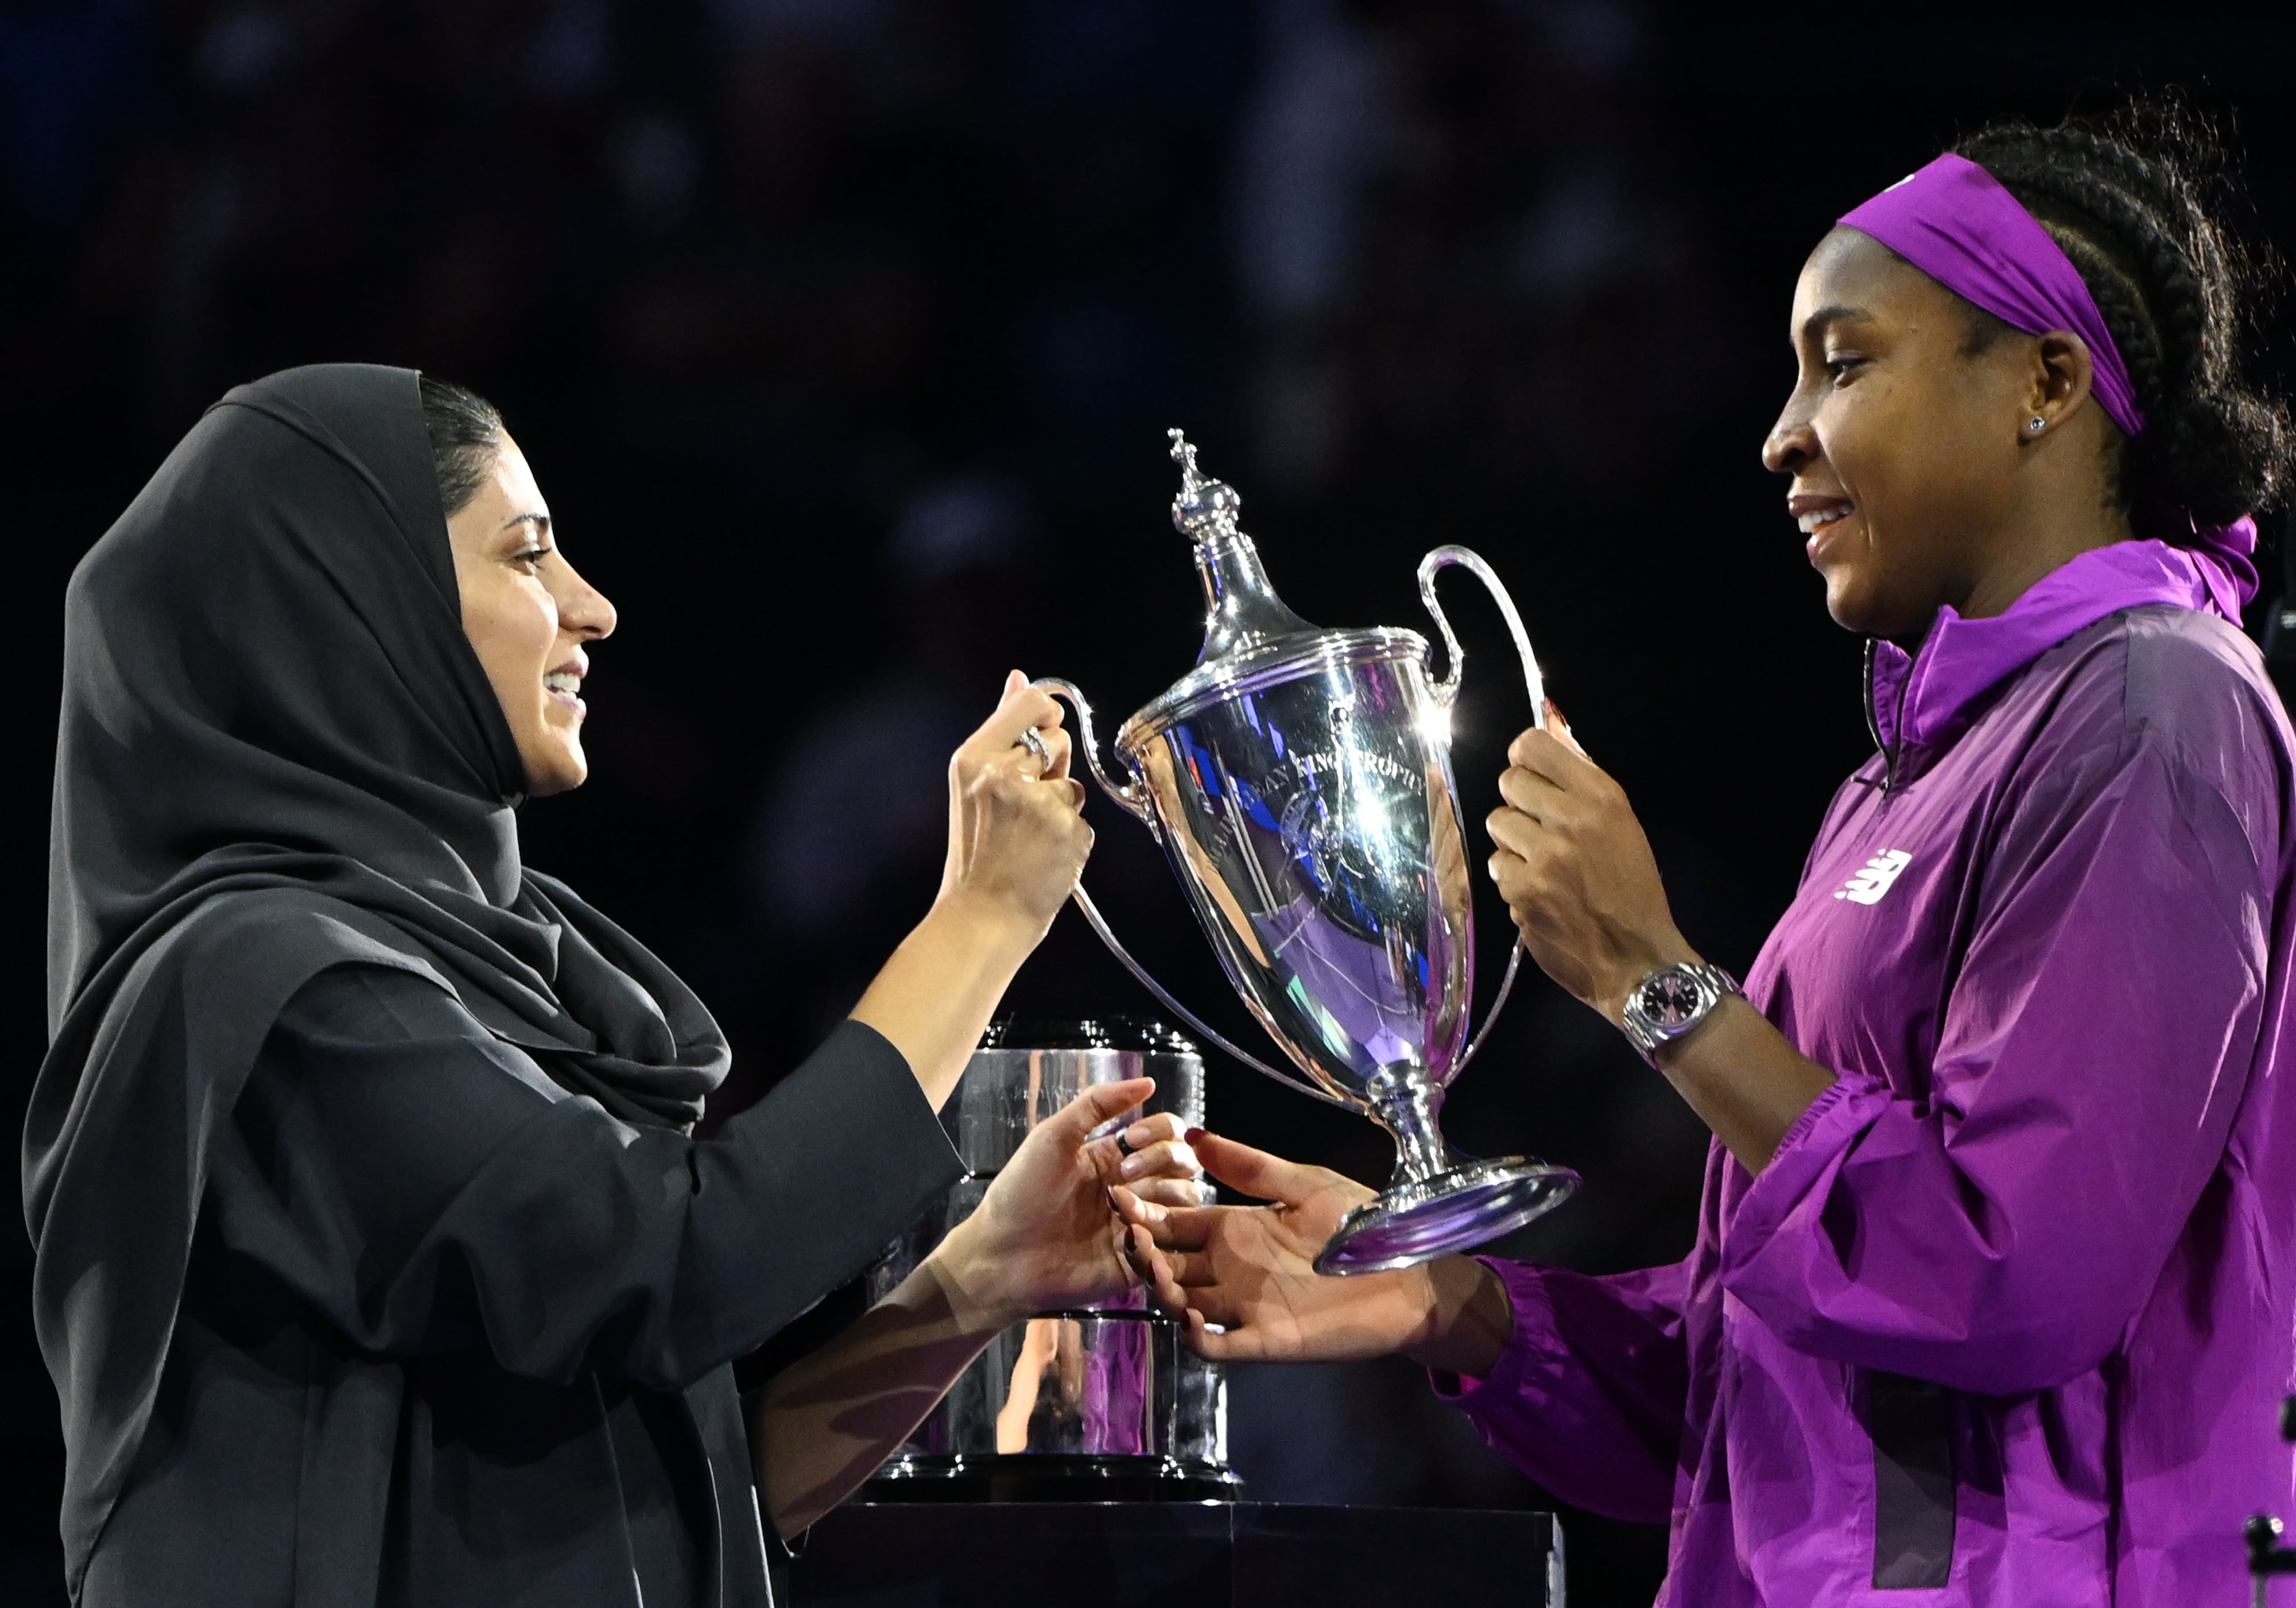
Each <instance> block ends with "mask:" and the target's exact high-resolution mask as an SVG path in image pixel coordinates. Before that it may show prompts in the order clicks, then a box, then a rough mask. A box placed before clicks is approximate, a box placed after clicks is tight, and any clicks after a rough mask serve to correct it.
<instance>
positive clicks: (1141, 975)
mask: <svg viewBox="0 0 2296 1608" xmlns="http://www.w3.org/2000/svg"><path fill="white" fill-rule="evenodd" d="M1029 685H1030V686H1032V687H1034V688H1036V689H1037V691H1038V692H1040V693H1052V694H1053V696H1054V697H1055V698H1065V699H1067V700H1068V701H1069V702H1070V704H1072V705H1073V706H1074V707H1075V709H1076V716H1077V746H1078V748H1081V749H1082V750H1084V757H1085V763H1086V764H1087V765H1089V766H1090V767H1092V776H1093V780H1094V781H1095V782H1097V783H1100V791H1101V792H1104V793H1106V794H1107V795H1108V796H1109V797H1110V798H1111V799H1113V800H1116V801H1117V802H1118V803H1119V804H1121V805H1123V806H1124V808H1127V809H1128V810H1130V811H1131V812H1132V813H1133V814H1134V815H1136V816H1139V817H1140V819H1141V820H1142V821H1144V822H1145V823H1146V824H1147V826H1148V829H1149V830H1150V831H1151V832H1153V833H1156V835H1157V836H1158V837H1159V838H1161V837H1162V836H1163V830H1162V828H1160V827H1159V826H1158V825H1157V824H1156V814H1155V811H1154V810H1153V809H1152V808H1150V807H1149V804H1148V790H1147V789H1146V788H1145V787H1144V786H1142V785H1141V784H1140V783H1137V782H1130V783H1124V784H1122V785H1120V786H1119V784H1118V783H1114V782H1111V781H1110V780H1109V779H1108V773H1107V772H1106V771H1104V770H1103V769H1101V767H1100V744H1099V743H1098V742H1095V740H1094V738H1093V734H1092V705H1091V704H1089V703H1087V702H1086V701H1085V696H1084V694H1083V693H1080V692H1078V690H1077V688H1076V685H1075V684H1074V683H1072V682H1067V681H1063V680H1062V679H1061V678H1060V677H1057V676H1046V677H1041V678H1039V679H1037V680H1036V681H1032V682H1030V683H1029ZM1069 897H1070V898H1073V899H1074V900H1075V901H1076V907H1077V908H1078V910H1079V911H1081V912H1083V914H1084V919H1085V920H1086V922H1087V923H1089V924H1090V926H1091V927H1092V930H1093V931H1095V932H1096V933H1098V934H1099V935H1100V941H1101V942H1102V943H1103V944H1106V945H1107V946H1108V952H1109V953H1110V954H1111V955H1113V956H1116V958H1117V960H1118V961H1119V963H1120V964H1122V965H1123V967H1124V969H1125V970H1126V971H1128V972H1131V973H1132V975H1133V976H1134V977H1136V978H1137V979H1139V980H1140V986H1141V987H1143V988H1144V989H1147V990H1148V991H1149V992H1150V993H1151V994H1152V995H1154V996H1155V997H1156V998H1157V999H1158V1000H1159V1001H1160V1003H1161V1004H1162V1005H1163V1006H1164V1008H1165V1009H1166V1010H1168V1011H1170V1012H1171V1013H1173V1014H1174V1015H1176V1016H1177V1017H1178V1018H1179V1019H1180V1020H1181V1021H1185V1022H1186V1023H1187V1024H1188V1025H1189V1026H1190V1027H1192V1028H1193V1029H1195V1030H1196V1031H1197V1032H1199V1033H1201V1034H1202V1035H1203V1036H1204V1038H1207V1039H1209V1040H1210V1042H1211V1043H1213V1044H1215V1045H1217V1046H1218V1047H1219V1048H1221V1049H1223V1050H1225V1051H1226V1052H1227V1053H1228V1054H1231V1055H1233V1056H1234V1057H1235V1058H1236V1059H1237V1060H1238V1061H1241V1062H1243V1064H1244V1065H1246V1066H1248V1067H1250V1068H1251V1070H1252V1071H1255V1072H1259V1073H1260V1074H1262V1075H1263V1076H1265V1077H1269V1078H1273V1079H1275V1081H1276V1082H1278V1083H1280V1084H1282V1085H1283V1087H1286V1088H1289V1089H1293V1090H1296V1091H1297V1092H1299V1093H1300V1094H1303V1095H1307V1096H1308V1098H1309V1099H1311V1100H1321V1101H1322V1102H1323V1103H1324V1104H1326V1105H1336V1106H1338V1107H1340V1108H1341V1110H1342V1111H1355V1110H1357V1109H1359V1108H1358V1107H1357V1106H1356V1105H1354V1104H1352V1103H1349V1102H1348V1101H1345V1100H1342V1099H1341V1098H1340V1097H1339V1096H1338V1095H1334V1094H1333V1093H1331V1091H1329V1090H1328V1089H1324V1088H1320V1087H1317V1086H1316V1085H1315V1084H1312V1083H1310V1082H1308V1080H1307V1079H1304V1078H1301V1077H1300V1076H1299V1075H1298V1074H1296V1073H1292V1072H1284V1071H1277V1070H1276V1069H1275V1068H1274V1067H1272V1066H1270V1065H1268V1064H1267V1062H1265V1061H1262V1060H1261V1059H1259V1056H1257V1055H1248V1054H1245V1053H1244V1052H1243V1051H1242V1050H1241V1049H1239V1048H1237V1047H1236V1046H1235V1045H1234V1043H1232V1042H1231V1041H1230V1040H1229V1039H1228V1038H1227V1037H1226V1035H1225V1034H1223V1033H1221V1032H1220V1031H1219V1030H1218V1029H1216V1028H1213V1027H1211V1026H1210V1025H1208V1024H1207V1023H1206V1022H1205V1021H1204V1019H1203V1018H1202V1017H1201V1016H1199V1015H1197V1014H1196V1013H1194V1012H1193V1011H1191V1010H1190V1009H1188V1007H1187V1006H1185V1005H1182V1004H1181V1003H1180V1002H1179V1001H1178V1000H1177V999H1175V998H1174V997H1172V993H1171V990H1170V989H1167V988H1165V986H1164V985H1163V984H1162V983H1160V982H1158V981H1157V980H1155V979H1154V978H1153V977H1152V976H1150V975H1149V973H1148V968H1147V967H1145V966H1144V965H1142V964H1140V963H1139V962H1138V961H1136V960H1135V959H1133V958H1132V952H1131V951H1130V950H1129V949H1127V948H1125V947H1124V946H1123V944H1122V943H1120V942H1119V941H1118V939H1117V936H1116V934H1115V933H1114V932H1113V931H1111V930H1110V929H1109V925H1108V921H1107V919H1106V918H1105V917H1104V916H1103V915H1101V913H1100V907H1099V906H1098V905H1095V904H1094V903H1093V902H1092V895H1090V894H1089V893H1087V892H1086V891H1085V890H1084V883H1083V882H1081V881H1079V882H1078V883H1077V885H1076V891H1075V892H1074V893H1072V894H1070V896H1069Z"/></svg>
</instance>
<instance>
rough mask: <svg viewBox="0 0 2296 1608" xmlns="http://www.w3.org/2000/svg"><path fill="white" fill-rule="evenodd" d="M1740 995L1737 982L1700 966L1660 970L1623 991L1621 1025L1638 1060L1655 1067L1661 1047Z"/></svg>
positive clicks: (1693, 963) (1716, 969) (1688, 964)
mask: <svg viewBox="0 0 2296 1608" xmlns="http://www.w3.org/2000/svg"><path fill="white" fill-rule="evenodd" d="M1742 992H1743V990H1742V989H1740V988H1739V987H1738V980H1737V979H1736V978H1734V977H1733V976H1731V975H1730V973H1728V972H1725V971H1724V970H1723V969H1722V968H1721V967H1719V966H1710V965H1708V964H1706V963H1705V962H1704V961H1691V962H1685V963H1684V964H1680V965H1674V966H1661V967H1660V968H1659V969H1658V970H1657V971H1655V972H1650V973H1648V974H1646V975H1645V976H1644V978H1643V980H1641V981H1640V982H1638V983H1636V985H1635V986H1634V987H1633V988H1631V989H1628V990H1627V1008H1626V1013H1625V1014H1624V1016H1623V1017H1622V1018H1621V1020H1620V1022H1619V1025H1620V1027H1621V1028H1623V1029H1625V1030H1626V1034H1627V1040H1628V1043H1630V1044H1632V1045H1633V1046H1635V1048H1636V1050H1638V1051H1639V1052H1641V1054H1642V1058H1643V1059H1644V1060H1645V1061H1647V1062H1650V1063H1651V1064H1652V1066H1656V1065H1657V1064H1658V1049H1659V1046H1661V1045H1662V1044H1671V1043H1673V1042H1674V1041H1675V1040H1676V1039H1677V1038H1682V1037H1683V1036H1684V1035H1685V1034H1686V1033H1689V1032H1691V1031H1693V1030H1695V1029H1696V1028H1697V1026H1698V1024H1699V1023H1700V1022H1702V1021H1705V1020H1706V1018H1707V1017H1708V1016H1709V1015H1710V1014H1712V1013H1713V1010H1714V1007H1715V1006H1716V1005H1720V1004H1721V1003H1722V1002H1723V1001H1724V1000H1725V999H1726V998H1728V997H1730V996H1731V995H1733V994H1738V993H1742Z"/></svg>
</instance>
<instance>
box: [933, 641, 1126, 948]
mask: <svg viewBox="0 0 2296 1608" xmlns="http://www.w3.org/2000/svg"><path fill="white" fill-rule="evenodd" d="M1027 731H1034V732H1035V733H1036V734H1037V740H1038V741H1039V742H1042V743H1043V744H1044V747H1045V750H1046V754H1047V755H1048V756H1049V760H1048V761H1047V760H1044V759H1038V758H1037V754H1036V751H1035V750H1033V749H1031V748H1029V747H1027V746H1024V744H1023V740H1022V737H1021V734H1022V733H1023V732H1027ZM1083 808H1084V783H1081V782H1078V781H1077V780H1075V779H1074V778H1073V777H1071V776H1070V775H1069V734H1068V733H1066V732H1064V731H1062V729H1061V706H1060V705H1059V704H1058V703H1057V702H1055V701H1054V700H1053V698H1052V696H1051V695H1050V694H1049V693H1040V692H1037V690H1036V689H1034V688H1033V687H1031V686H1029V683H1028V678H1027V677H1024V676H1022V675H1021V672H1020V671H1018V670H1014V671H1013V673H1012V674H1011V675H1010V676H1008V677H1005V695H1004V698H1003V699H1002V701H999V702H998V704H997V705H996V713H995V714H993V715H991V716H989V717H988V719H987V720H985V721H983V722H982V723H981V725H980V730H978V731H976V732H974V733H973V734H972V736H970V737H967V738H966V739H965V740H964V746H963V747H961V748H959V749H958V750H957V751H956V752H955V755H953V756H952V757H951V758H950V759H949V762H948V859H947V865H946V866H945V867H944V869H943V870H942V873H941V883H940V898H941V899H942V900H943V901H945V902H950V903H961V904H964V905H967V906H970V907H972V908H974V909H976V910H979V911H980V912H983V913H985V914H987V915H989V916H990V918H991V919H993V920H1000V921H1004V922H1009V923H1012V924H1013V927H1014V928H1015V929H1016V930H1017V931H1021V932H1022V933H1025V934H1026V936H1027V939H1028V941H1029V943H1030V944H1032V945H1033V944H1034V943H1035V942H1036V941H1037V939H1040V938H1042V937H1043V936H1044V934H1045V930H1046V928H1047V927H1049V926H1051V925H1052V923H1053V917H1054V916H1055V915H1059V914H1060V910H1061V906H1062V902H1063V901H1065V900H1066V899H1067V898H1068V896H1069V894H1070V891H1071V890H1073V889H1074V888H1075V887H1076V884H1077V877H1078V874H1081V873H1082V872H1083V870H1084V862H1085V857H1087V855H1089V854H1090V853H1091V852H1092V828H1091V827H1089V826H1087V825H1085V822H1084V816H1083V815H1082V813H1081V811H1082V810H1083Z"/></svg>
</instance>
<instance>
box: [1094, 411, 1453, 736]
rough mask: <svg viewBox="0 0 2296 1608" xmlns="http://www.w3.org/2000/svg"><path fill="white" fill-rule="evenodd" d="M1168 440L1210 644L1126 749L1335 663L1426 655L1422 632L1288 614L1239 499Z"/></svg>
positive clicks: (1138, 718)
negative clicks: (1239, 518)
mask: <svg viewBox="0 0 2296 1608" xmlns="http://www.w3.org/2000/svg"><path fill="white" fill-rule="evenodd" d="M1167 433H1168V434H1169V436H1170V437H1171V439H1172V459H1173V462H1175V463H1177V464H1179V466H1180V495H1179V496H1176V497H1174V498H1173V499H1172V524H1173V526H1174V527H1175V528H1176V529H1178V530H1179V532H1180V533H1181V534H1182V535H1183V536H1185V537H1190V538H1191V539H1192V540H1193V541H1194V543H1195V545H1196V551H1195V558H1196V575H1197V578H1198V579H1199V580H1201V582H1202V584H1203V589H1204V605H1205V613H1204V645H1203V648H1202V650H1201V652H1198V653H1197V655H1196V668H1195V669H1193V670H1190V671H1189V672H1188V673H1187V674H1186V675H1185V676H1183V677H1180V679H1179V680H1177V681H1176V682H1174V683H1173V684H1172V685H1170V686H1169V687H1167V688H1166V689H1165V690H1164V692H1163V693H1162V694H1161V695H1160V696H1159V697H1158V698H1156V699H1155V700H1154V701H1152V702H1151V703H1149V704H1148V705H1147V706H1146V707H1145V708H1144V709H1142V710H1140V711H1139V712H1138V713H1136V714H1135V715H1134V716H1133V717H1132V718H1130V719H1129V720H1128V721H1126V722H1125V723H1124V729H1123V730H1122V731H1121V732H1120V733H1119V734H1118V736H1117V742H1118V744H1119V746H1120V747H1126V748H1129V747H1132V746H1134V745H1135V743H1136V742H1139V741H1142V740H1144V738H1145V737H1146V735H1147V734H1150V733H1152V732H1154V731H1157V730H1160V729H1161V728H1162V727H1163V726H1166V725H1168V724H1169V723H1170V722H1171V721H1173V720H1175V719H1178V718H1184V717H1185V715H1186V713H1187V712H1188V711H1189V710H1192V709H1195V708H1198V707H1200V706H1201V704H1202V703H1203V702H1204V701H1206V700H1207V699H1218V698H1226V697H1229V696H1233V695H1234V694H1236V693H1244V692H1249V691H1251V690H1252V689H1253V688H1255V687H1259V686H1265V685H1269V684H1271V683H1274V682H1279V681H1288V680H1292V679H1293V678H1294V677H1298V676H1300V675H1305V674H1308V673H1311V672H1314V671H1317V670H1320V669H1324V667H1326V666H1329V665H1333V664H1335V663H1344V662H1356V661H1360V660H1365V659H1421V660H1423V659H1424V658H1425V657H1426V654H1427V639H1426V638H1425V637H1423V636H1420V635H1419V633H1418V632H1416V631H1400V630H1391V629H1387V628H1372V629H1369V630H1359V631H1325V630H1322V629H1319V628H1316V627H1315V626H1312V625H1310V624H1308V622H1307V621H1306V620H1304V619H1300V617H1299V616H1298V615H1297V614H1294V613H1293V612H1292V611H1291V610H1290V609H1289V608H1287V607H1285V606H1284V603H1283V599H1282V598H1280V597H1278V596H1276V595H1275V587H1273V586H1272V585H1270V584H1269V582H1268V579H1267V570H1265V569H1264V568H1262V567H1261V564H1260V562H1259V547H1258V546H1255V545H1254V544H1253V542H1252V539H1251V537H1248V536H1246V535H1245V534H1244V533H1243V531H1242V529H1239V528H1238V527H1237V524H1236V514H1237V512H1238V511H1239V510H1240V509H1241V508H1242V506H1243V499H1242V497H1241V496H1238V495H1237V494H1236V489H1235V488H1234V487H1233V486H1231V485H1229V484H1228V483H1227V482H1226V481H1225V480H1207V479H1205V478H1204V475H1203V472H1202V471H1201V470H1200V469H1199V468H1198V467H1197V466H1196V449H1195V446H1194V444H1193V443H1192V442H1191V441H1189V439H1187V437H1186V436H1185V434H1184V433H1182V432H1181V431H1177V430H1174V431H1168V432H1167Z"/></svg>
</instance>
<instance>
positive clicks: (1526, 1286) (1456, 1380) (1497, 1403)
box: [1434, 1258, 1689, 1524]
mask: <svg viewBox="0 0 2296 1608" xmlns="http://www.w3.org/2000/svg"><path fill="white" fill-rule="evenodd" d="M1483 1260H1484V1261H1485V1262H1486V1263H1487V1265H1488V1266H1489V1267H1490V1268H1492V1269H1493V1270H1494V1271H1495V1272H1497V1274H1498V1276H1499V1277H1500V1279H1501V1280H1502V1281H1504V1282H1505V1284H1506V1287H1507V1294H1508V1296H1509V1298H1510V1299H1511V1300H1513V1304H1514V1333H1513V1336H1512V1338H1510V1339H1509V1340H1508V1341H1507V1345H1506V1350H1505V1351H1503V1352H1502V1353H1500V1356H1499V1360H1498V1363H1497V1366H1494V1367H1493V1368H1492V1369H1491V1371H1490V1373H1489V1374H1486V1375H1485V1376H1484V1377H1482V1378H1481V1379H1465V1378H1462V1377H1461V1376H1459V1375H1457V1374H1436V1375H1434V1384H1435V1392H1436V1394H1437V1395H1439V1396H1441V1397H1443V1398H1444V1399H1446V1400H1448V1401H1451V1402H1453V1403H1455V1404H1456V1405H1457V1406H1458V1407H1461V1408H1462V1409H1464V1411H1465V1413H1466V1415H1467V1416H1468V1418H1469V1419H1471V1420H1472V1422H1473V1423H1474V1425H1475V1427H1476V1428H1477V1429H1478V1430H1480V1431H1481V1432H1482V1436H1483V1439H1484V1440H1487V1441H1488V1442H1489V1443H1490V1444H1491V1446H1492V1447H1494V1448H1497V1450H1498V1451H1499V1452H1500V1453H1501V1454H1502V1455H1503V1456H1505V1457H1506V1458H1507V1459H1508V1460H1509V1461H1510V1462H1512V1463H1513V1464H1515V1465H1516V1466H1517V1467H1518V1468H1520V1469H1521V1470H1522V1471H1523V1473H1527V1474H1529V1476H1530V1477H1531V1478H1532V1479H1534V1480H1536V1481H1538V1482H1539V1484H1541V1485H1543V1486H1545V1487H1546V1489H1548V1490H1549V1491H1552V1492H1553V1493H1554V1495H1556V1496H1558V1497H1562V1499H1563V1500H1564V1501H1566V1502H1570V1503H1574V1504H1576V1505H1579V1506H1580V1507H1584V1508H1586V1509H1587V1510H1589V1511H1590V1512H1593V1513H1598V1514H1603V1515H1605V1516H1606V1517H1609V1518H1613V1519H1627V1520H1634V1521H1639V1522H1644V1523H1650V1524H1663V1523H1665V1522H1667V1519H1668V1517H1669V1514H1670V1513H1671V1511H1672V1508H1673V1504H1674V1489H1675V1471H1676V1465H1677V1463H1678V1461H1679V1460H1680V1456H1681V1448H1682V1436H1683V1418H1684V1413H1685V1399H1686V1397H1687V1392H1688V1390H1689V1358H1688V1351H1687V1348H1686V1346H1685V1341H1684V1334H1683V1307H1684V1301H1685V1291H1686V1288H1687V1284H1688V1278H1689V1274H1688V1270H1687V1265H1686V1264H1677V1265H1676V1266H1673V1267H1668V1268H1651V1269H1648V1270H1646V1271H1643V1272H1636V1273H1622V1274H1615V1275H1611V1276H1607V1277H1599V1278H1598V1277H1592V1276H1588V1275H1586V1274H1581V1273H1566V1272H1562V1271H1561V1270H1560V1269H1556V1268H1534V1267H1529V1266H1528V1265H1526V1264H1524V1263H1521V1262H1506V1261H1498V1260H1496V1259H1490V1258H1485V1259H1483Z"/></svg>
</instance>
